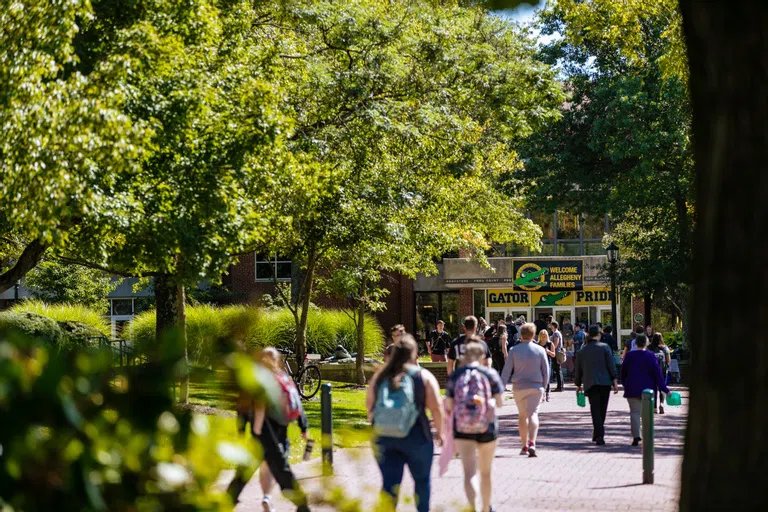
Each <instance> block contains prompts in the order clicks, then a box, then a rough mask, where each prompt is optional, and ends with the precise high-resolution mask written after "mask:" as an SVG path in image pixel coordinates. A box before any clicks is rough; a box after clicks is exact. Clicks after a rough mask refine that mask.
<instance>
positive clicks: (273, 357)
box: [252, 347, 309, 512]
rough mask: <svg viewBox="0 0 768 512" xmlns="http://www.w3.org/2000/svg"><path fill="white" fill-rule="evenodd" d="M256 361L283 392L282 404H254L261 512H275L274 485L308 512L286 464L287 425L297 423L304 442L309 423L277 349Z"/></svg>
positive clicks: (305, 502) (299, 508) (265, 353)
mask: <svg viewBox="0 0 768 512" xmlns="http://www.w3.org/2000/svg"><path fill="white" fill-rule="evenodd" d="M259 359H260V361H261V363H262V364H263V365H264V367H265V368H267V369H269V370H270V371H271V372H272V374H273V375H274V377H275V380H276V381H277V383H278V384H279V387H280V388H281V390H282V396H281V398H282V403H273V404H269V407H268V406H267V404H265V403H263V402H262V403H261V404H258V403H257V404H256V406H255V407H254V411H253V427H252V429H253V435H254V436H255V437H256V439H258V441H259V443H260V444H261V447H262V450H263V454H264V460H263V462H262V463H261V467H260V468H259V483H260V485H261V490H262V492H263V493H264V497H263V498H262V501H261V506H262V508H263V510H264V512H274V510H275V508H274V506H273V505H272V498H271V496H270V493H271V492H272V488H273V487H274V484H275V482H277V484H278V485H279V486H280V489H281V490H282V491H283V494H284V495H285V496H286V497H287V498H288V499H290V500H291V501H292V502H293V503H294V504H295V505H296V507H297V508H296V510H297V512H308V511H309V506H308V505H307V497H306V495H305V494H304V492H303V491H302V490H301V487H300V486H299V483H298V481H297V480H296V478H295V476H294V475H293V472H292V471H291V466H290V465H289V464H288V453H289V449H290V443H289V442H288V425H289V424H290V423H292V422H293V421H296V422H297V423H298V424H299V428H300V429H301V437H302V438H303V439H304V440H305V441H306V440H307V429H308V423H307V416H306V414H305V412H304V407H303V406H302V405H301V396H300V395H299V391H298V390H297V389H296V385H295V384H294V383H293V379H291V377H290V376H289V375H288V374H286V373H285V372H284V371H283V369H282V367H281V364H280V361H281V358H280V353H279V352H278V351H277V349H276V348H274V347H267V348H265V349H264V350H262V351H261V354H260V357H259Z"/></svg>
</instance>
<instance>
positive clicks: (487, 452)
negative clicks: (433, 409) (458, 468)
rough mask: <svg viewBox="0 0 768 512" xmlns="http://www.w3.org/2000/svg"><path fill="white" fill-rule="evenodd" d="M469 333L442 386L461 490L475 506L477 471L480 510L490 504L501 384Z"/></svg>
mask: <svg viewBox="0 0 768 512" xmlns="http://www.w3.org/2000/svg"><path fill="white" fill-rule="evenodd" d="M480 341H481V340H480V338H477V337H475V336H472V337H470V338H469V342H468V343H467V345H466V348H465V351H464V365H463V366H461V367H460V368H458V369H457V370H456V371H455V372H453V374H452V375H451V376H450V377H448V382H447V383H446V386H445V397H446V398H445V413H446V414H448V415H449V416H450V415H451V414H453V437H454V439H455V445H456V453H458V455H459V458H460V459H461V464H462V466H463V468H464V492H465V493H466V495H467V500H468V501H469V504H470V508H471V509H472V510H475V500H476V497H477V488H476V486H475V483H474V476H475V474H476V473H477V472H478V469H479V472H480V501H481V503H482V508H481V510H482V511H483V512H489V511H493V507H492V506H491V489H492V486H491V466H492V464H493V457H494V454H495V452H496V439H497V437H498V431H499V424H498V419H497V416H496V410H497V409H500V408H501V406H502V405H503V398H502V393H503V391H504V386H503V385H502V383H501V378H500V377H499V374H498V372H496V370H494V369H492V368H488V367H486V366H485V365H484V362H485V348H484V347H483V344H482V343H480Z"/></svg>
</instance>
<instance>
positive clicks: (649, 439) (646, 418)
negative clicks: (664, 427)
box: [640, 389, 654, 484]
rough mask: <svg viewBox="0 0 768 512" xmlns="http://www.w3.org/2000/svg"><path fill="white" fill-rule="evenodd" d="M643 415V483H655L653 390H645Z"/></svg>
mask: <svg viewBox="0 0 768 512" xmlns="http://www.w3.org/2000/svg"><path fill="white" fill-rule="evenodd" d="M641 407H642V408H641V413H640V414H641V417H642V419H643V483H644V484H652V483H653V436H654V432H653V414H654V413H653V409H654V399H653V390H652V389H646V390H645V391H643V402H642V406H641Z"/></svg>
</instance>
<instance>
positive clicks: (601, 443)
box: [595, 439, 605, 446]
mask: <svg viewBox="0 0 768 512" xmlns="http://www.w3.org/2000/svg"><path fill="white" fill-rule="evenodd" d="M595 444H597V446H605V439H598V440H597V441H595Z"/></svg>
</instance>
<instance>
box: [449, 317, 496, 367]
mask: <svg viewBox="0 0 768 512" xmlns="http://www.w3.org/2000/svg"><path fill="white" fill-rule="evenodd" d="M499 325H501V322H499ZM476 330H477V318H475V317H474V316H471V315H470V316H468V317H466V318H464V334H461V335H459V336H458V337H456V339H454V340H453V341H452V342H451V345H450V346H449V348H448V361H447V363H446V365H445V368H446V371H447V373H448V375H450V374H452V373H453V370H454V369H455V368H456V365H457V364H458V365H461V361H462V358H463V357H464V348H465V346H466V340H467V338H468V336H472V335H473V334H475V331H476ZM480 341H481V343H482V344H483V346H484V347H485V366H487V367H488V368H491V367H492V366H493V359H492V358H491V351H490V350H489V349H488V344H487V343H485V341H483V340H482V339H481V340H480Z"/></svg>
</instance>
